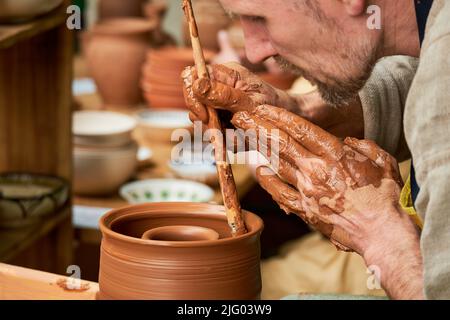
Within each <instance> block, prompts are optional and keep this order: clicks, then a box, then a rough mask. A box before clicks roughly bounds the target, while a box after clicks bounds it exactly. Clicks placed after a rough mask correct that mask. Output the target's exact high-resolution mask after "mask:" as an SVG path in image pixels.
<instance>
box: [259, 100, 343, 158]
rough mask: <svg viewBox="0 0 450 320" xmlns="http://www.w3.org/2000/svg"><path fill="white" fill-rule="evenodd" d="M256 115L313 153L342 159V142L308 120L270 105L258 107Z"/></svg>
mask: <svg viewBox="0 0 450 320" xmlns="http://www.w3.org/2000/svg"><path fill="white" fill-rule="evenodd" d="M254 113H255V114H256V115H257V116H258V117H260V118H263V119H264V120H266V121H268V122H270V123H272V124H274V125H276V126H278V127H280V128H283V130H284V131H286V132H287V133H288V134H289V135H290V136H292V137H293V138H294V139H295V140H297V142H298V143H300V144H301V145H302V146H303V147H305V148H306V149H308V150H309V151H310V152H311V153H313V154H315V155H318V156H320V157H329V158H331V159H335V160H339V159H340V158H341V157H342V154H343V149H342V147H343V144H342V142H341V140H339V138H337V137H335V136H334V135H332V134H330V133H328V132H326V131H325V130H323V129H322V128H320V127H319V126H316V125H315V124H313V123H311V122H309V121H308V120H306V119H304V118H302V117H300V116H297V115H296V114H293V113H292V112H289V111H287V110H286V109H282V108H278V107H274V106H270V105H260V106H258V107H256V109H255V111H254Z"/></svg>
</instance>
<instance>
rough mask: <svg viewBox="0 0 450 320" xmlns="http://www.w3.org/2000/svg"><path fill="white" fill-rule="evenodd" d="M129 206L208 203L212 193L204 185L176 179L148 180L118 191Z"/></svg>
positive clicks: (125, 186) (128, 185)
mask: <svg viewBox="0 0 450 320" xmlns="http://www.w3.org/2000/svg"><path fill="white" fill-rule="evenodd" d="M120 195H121V196H122V198H124V199H125V200H127V201H128V202H129V203H131V204H139V203H146V202H210V201H211V200H212V199H213V197H214V191H213V190H212V189H211V188H210V187H208V186H207V185H205V184H202V183H198V182H194V181H188V180H178V179H150V180H142V181H137V182H132V183H129V184H126V185H124V186H123V187H122V188H121V189H120Z"/></svg>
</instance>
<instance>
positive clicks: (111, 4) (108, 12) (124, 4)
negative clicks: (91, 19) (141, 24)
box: [98, 0, 145, 21]
mask: <svg viewBox="0 0 450 320" xmlns="http://www.w3.org/2000/svg"><path fill="white" fill-rule="evenodd" d="M144 3H145V0H100V1H99V3H98V18H99V20H100V21H101V20H104V19H110V18H118V17H142V16H143V5H144Z"/></svg>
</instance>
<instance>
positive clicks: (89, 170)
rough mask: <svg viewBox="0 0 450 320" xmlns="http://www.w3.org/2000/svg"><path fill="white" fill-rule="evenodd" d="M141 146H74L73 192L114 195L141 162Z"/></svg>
mask: <svg viewBox="0 0 450 320" xmlns="http://www.w3.org/2000/svg"><path fill="white" fill-rule="evenodd" d="M137 152H138V146H137V144H136V143H134V142H132V143H130V144H129V145H126V146H122V147H119V148H86V147H78V146H75V147H74V152H73V160H74V171H75V175H74V186H73V189H74V192H75V193H76V194H78V195H89V196H100V195H108V194H111V193H113V192H115V191H117V189H118V188H119V187H120V186H121V185H122V184H123V183H125V182H126V181H127V180H129V179H130V178H131V177H132V176H133V174H134V172H135V171H136V167H137V165H138V159H137Z"/></svg>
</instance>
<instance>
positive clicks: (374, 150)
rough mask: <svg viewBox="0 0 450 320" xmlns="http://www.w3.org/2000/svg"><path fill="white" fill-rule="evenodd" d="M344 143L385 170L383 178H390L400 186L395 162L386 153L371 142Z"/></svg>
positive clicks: (345, 141)
mask: <svg viewBox="0 0 450 320" xmlns="http://www.w3.org/2000/svg"><path fill="white" fill-rule="evenodd" d="M344 143H345V144H346V145H347V146H349V147H350V148H352V149H354V150H356V151H357V152H359V153H361V154H362V155H364V156H366V157H367V158H369V159H370V160H372V161H373V162H374V163H375V164H376V165H377V166H379V167H380V168H383V169H385V171H384V177H385V178H392V179H394V180H396V181H397V182H399V183H400V184H402V179H401V175H400V171H399V168H398V164H397V160H395V158H394V157H393V156H391V155H390V154H389V153H388V152H386V151H384V150H383V149H382V148H380V147H379V146H378V145H377V144H376V143H375V142H374V141H372V140H359V139H356V138H346V139H345V140H344Z"/></svg>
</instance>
